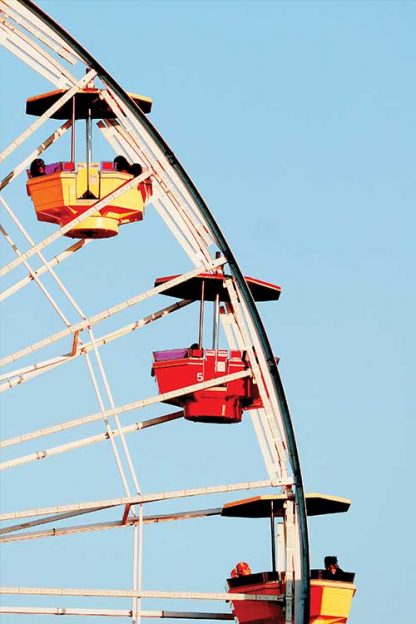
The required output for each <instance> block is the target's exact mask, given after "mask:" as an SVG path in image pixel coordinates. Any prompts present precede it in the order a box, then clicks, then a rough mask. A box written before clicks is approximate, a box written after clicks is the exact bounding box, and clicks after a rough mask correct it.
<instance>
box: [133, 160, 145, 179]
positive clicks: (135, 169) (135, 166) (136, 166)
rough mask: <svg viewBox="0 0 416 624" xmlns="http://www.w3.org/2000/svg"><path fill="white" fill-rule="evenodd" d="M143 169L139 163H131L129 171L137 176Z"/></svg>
mask: <svg viewBox="0 0 416 624" xmlns="http://www.w3.org/2000/svg"><path fill="white" fill-rule="evenodd" d="M142 171H143V167H142V166H141V164H140V163H133V164H132V166H131V167H130V173H131V174H133V175H134V177H135V178H137V176H139V175H140V174H141V173H142Z"/></svg>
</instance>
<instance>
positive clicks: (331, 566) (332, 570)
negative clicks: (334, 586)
mask: <svg viewBox="0 0 416 624" xmlns="http://www.w3.org/2000/svg"><path fill="white" fill-rule="evenodd" d="M324 565H325V571H326V575H327V578H328V579H331V580H334V581H337V580H339V579H340V578H341V577H342V575H343V570H341V568H340V567H339V565H338V558H337V557H335V556H334V555H328V556H327V557H325V559H324Z"/></svg>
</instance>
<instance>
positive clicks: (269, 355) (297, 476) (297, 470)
mask: <svg viewBox="0 0 416 624" xmlns="http://www.w3.org/2000/svg"><path fill="white" fill-rule="evenodd" d="M20 4H22V5H23V6H24V7H26V8H27V9H28V10H29V11H31V12H32V13H33V14H34V15H36V17H38V18H39V19H40V20H41V21H42V22H44V23H45V24H46V25H47V26H48V27H49V28H51V30H53V31H54V32H55V33H56V34H57V35H59V36H60V37H61V38H62V39H63V40H64V41H65V42H66V43H67V44H68V45H69V46H70V47H72V48H73V50H74V51H75V52H76V54H77V55H78V56H79V57H80V58H81V59H82V61H83V62H84V63H85V64H86V65H87V66H88V67H90V68H91V69H94V70H95V71H96V72H97V74H98V75H99V77H100V78H101V79H102V80H103V81H104V82H105V83H106V84H107V85H108V86H109V87H110V88H111V89H112V90H113V91H114V92H115V93H116V94H117V95H118V97H119V98H120V99H121V100H122V102H123V103H124V105H125V106H126V107H128V108H129V110H130V111H131V113H132V114H133V115H135V116H136V118H137V119H139V120H140V122H141V124H142V125H143V126H144V127H145V128H146V130H147V132H148V133H149V134H150V136H151V137H152V138H153V140H154V141H155V142H156V143H157V145H158V147H159V148H160V149H161V150H162V151H163V153H164V155H165V157H166V158H167V160H168V161H169V163H170V164H171V165H172V167H173V168H174V169H175V171H176V173H177V174H178V176H179V177H180V179H181V180H182V182H183V183H184V185H185V186H186V188H187V189H188V191H189V193H190V194H191V195H192V197H193V199H194V201H195V203H196V204H197V206H198V208H199V210H200V211H201V213H202V214H203V216H204V218H205V219H206V221H207V223H208V224H209V226H210V228H211V231H212V232H213V234H214V236H215V238H216V241H217V244H218V246H219V248H220V249H221V251H222V252H223V253H224V255H225V256H226V257H227V259H228V263H229V265H230V269H231V272H232V274H233V276H234V278H235V279H236V281H237V283H238V286H239V288H240V291H241V293H242V295H243V299H244V301H245V303H246V305H247V308H248V310H249V313H250V315H251V319H252V321H253V324H254V326H255V328H256V331H257V335H258V337H259V340H260V343H261V345H262V348H263V351H264V354H265V356H266V360H267V366H268V369H269V371H270V375H271V377H272V379H273V383H274V387H275V390H276V394H277V397H278V401H279V405H280V409H281V413H282V418H283V422H284V426H285V433H286V436H287V441H288V446H289V448H288V452H289V456H290V461H291V465H292V470H293V476H294V480H295V484H296V495H297V496H296V498H297V504H298V517H299V526H300V534H301V588H300V590H301V604H302V605H303V609H302V611H303V613H302V617H301V619H300V622H302V624H309V570H310V564H309V541H308V526H307V515H306V503H305V496H304V488H303V479H302V472H301V467H300V461H299V454H298V450H297V445H296V439H295V434H294V430H293V425H292V421H291V418H290V412H289V406H288V403H287V400H286V395H285V392H284V388H283V384H282V380H281V378H280V374H279V371H278V369H277V366H276V363H275V359H274V354H273V351H272V348H271V345H270V342H269V340H268V337H267V334H266V331H265V329H264V326H263V322H262V320H261V318H260V315H259V312H258V310H257V307H256V305H255V302H254V300H253V297H252V295H251V292H250V290H249V288H248V286H247V284H246V281H245V279H244V277H243V274H242V272H241V270H240V268H239V266H238V264H237V261H236V259H235V257H234V254H233V253H232V251H231V249H230V247H229V245H228V243H227V241H226V239H225V237H224V235H223V233H222V231H221V229H220V227H219V226H218V224H217V223H216V221H215V219H214V217H213V215H212V214H211V211H210V210H209V208H208V206H207V204H206V203H205V201H204V199H203V197H202V196H201V195H200V193H199V191H198V189H197V188H196V186H195V184H194V183H193V182H192V180H191V178H190V176H189V175H188V173H187V172H186V170H185V169H184V167H183V166H182V164H181V163H180V162H179V160H178V159H177V158H176V156H175V154H174V153H173V151H172V150H171V149H170V147H169V145H168V144H167V143H166V141H165V140H164V139H163V137H162V136H161V135H160V134H159V133H158V131H157V130H156V128H155V127H154V126H153V125H152V124H151V122H150V121H149V120H148V118H147V117H146V115H145V114H144V113H143V112H142V111H141V110H140V108H139V107H138V106H137V105H136V104H135V103H134V102H133V100H132V99H131V98H130V97H129V96H128V95H127V93H126V92H125V91H124V89H123V88H122V87H121V86H120V85H119V84H118V82H117V81H116V80H114V78H113V77H112V76H111V75H110V74H109V73H108V72H107V71H106V70H105V69H104V67H103V66H102V65H101V64H100V63H98V62H97V61H96V60H95V58H93V57H92V56H91V54H90V53H89V52H88V51H87V50H86V49H85V48H84V47H83V46H82V45H81V44H80V43H79V42H78V41H77V40H76V39H75V38H74V37H72V35H70V34H69V33H67V32H66V31H65V30H64V29H63V28H62V27H61V26H60V25H59V24H57V23H56V22H55V21H54V20H53V19H52V18H51V17H49V15H48V14H47V13H45V12H44V11H42V9H40V8H39V7H38V6H37V5H35V4H34V3H33V2H32V1H31V0H20Z"/></svg>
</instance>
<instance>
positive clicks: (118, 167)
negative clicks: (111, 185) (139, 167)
mask: <svg viewBox="0 0 416 624" xmlns="http://www.w3.org/2000/svg"><path fill="white" fill-rule="evenodd" d="M113 163H114V170H115V171H120V173H131V170H130V164H129V162H128V160H127V158H125V157H124V156H116V157H115V158H114V160H113Z"/></svg>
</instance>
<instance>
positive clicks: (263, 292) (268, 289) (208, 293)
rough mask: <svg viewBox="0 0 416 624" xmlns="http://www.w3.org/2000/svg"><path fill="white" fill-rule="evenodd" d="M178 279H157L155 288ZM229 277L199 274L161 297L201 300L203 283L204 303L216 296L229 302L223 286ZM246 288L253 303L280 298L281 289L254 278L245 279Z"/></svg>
mask: <svg viewBox="0 0 416 624" xmlns="http://www.w3.org/2000/svg"><path fill="white" fill-rule="evenodd" d="M175 277H179V276H178V275H169V276H168V277H158V278H157V280H156V281H155V286H160V285H161V284H165V283H166V282H168V281H169V280H172V279H174V278H175ZM227 277H229V275H224V274H222V273H214V274H213V273H200V274H199V275H196V276H195V277H191V279H189V280H187V281H186V282H182V283H181V284H178V285H176V286H172V288H168V289H167V290H165V291H164V292H163V293H161V294H163V295H170V296H171V297H177V298H178V299H189V300H191V301H200V300H201V291H202V283H203V282H204V283H205V292H204V299H205V301H214V300H215V297H216V295H217V294H219V296H220V301H229V300H230V298H229V296H228V291H227V289H226V287H225V285H224V280H225V279H226V278H227ZM245 280H246V282H247V285H248V287H249V288H250V291H251V294H252V295H253V299H254V300H255V301H277V300H278V299H279V297H280V292H281V288H280V286H276V285H275V284H270V283H269V282H263V281H262V280H258V279H255V278H254V277H248V276H246V277H245Z"/></svg>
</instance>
